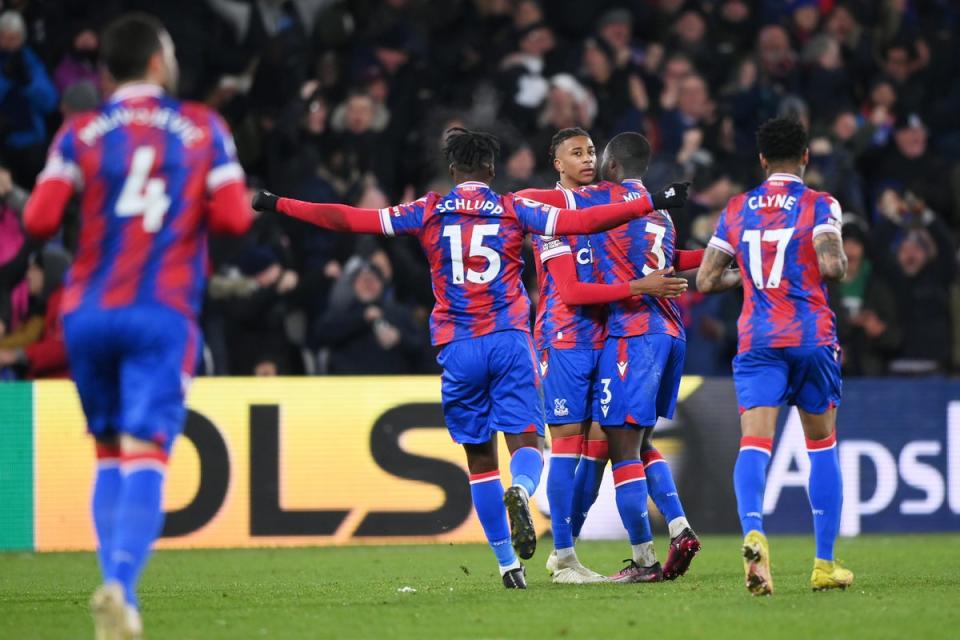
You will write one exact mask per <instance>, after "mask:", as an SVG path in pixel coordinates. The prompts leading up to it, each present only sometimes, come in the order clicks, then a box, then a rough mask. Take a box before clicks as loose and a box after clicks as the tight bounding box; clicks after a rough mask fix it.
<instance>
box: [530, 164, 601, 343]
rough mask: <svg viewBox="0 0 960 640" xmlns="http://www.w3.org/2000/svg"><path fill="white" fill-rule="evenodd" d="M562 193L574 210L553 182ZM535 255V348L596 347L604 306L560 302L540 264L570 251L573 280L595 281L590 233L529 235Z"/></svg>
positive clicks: (550, 277) (568, 195) (568, 192)
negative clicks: (588, 234)
mask: <svg viewBox="0 0 960 640" xmlns="http://www.w3.org/2000/svg"><path fill="white" fill-rule="evenodd" d="M557 188H558V189H559V190H560V191H562V192H563V194H564V197H565V199H566V202H567V204H566V207H567V208H568V209H576V208H577V203H576V200H575V198H574V196H573V192H572V191H571V190H570V189H565V188H563V187H562V186H560V183H557ZM533 248H534V254H535V256H536V262H535V264H536V267H537V285H538V289H539V291H540V302H539V303H538V305H537V321H536V324H535V325H534V329H533V337H534V341H535V342H536V345H537V350H543V349H546V348H548V347H554V348H556V349H600V348H601V347H603V339H604V338H605V337H606V336H605V331H606V320H607V307H606V305H602V304H589V305H574V306H570V305H567V304H564V302H563V300H561V299H560V292H559V290H558V287H557V283H556V282H555V281H554V277H553V275H552V274H551V273H550V270H549V269H547V268H546V267H545V266H544V265H545V263H547V262H548V261H549V260H551V259H552V258H556V257H557V256H560V255H564V254H567V253H570V254H573V259H574V261H575V263H576V266H577V279H578V280H580V281H581V282H595V281H596V280H597V277H596V274H595V273H594V265H593V251H592V248H591V246H590V236H587V235H581V236H533Z"/></svg>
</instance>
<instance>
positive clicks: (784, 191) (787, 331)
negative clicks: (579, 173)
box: [697, 119, 853, 595]
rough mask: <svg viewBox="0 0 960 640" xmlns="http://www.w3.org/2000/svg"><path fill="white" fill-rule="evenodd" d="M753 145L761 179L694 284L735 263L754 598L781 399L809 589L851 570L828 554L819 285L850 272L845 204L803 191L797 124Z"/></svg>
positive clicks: (832, 415)
mask: <svg viewBox="0 0 960 640" xmlns="http://www.w3.org/2000/svg"><path fill="white" fill-rule="evenodd" d="M757 146H758V147H759V150H760V163H761V165H762V166H763V169H764V172H765V173H766V175H767V179H766V181H764V183H763V184H761V185H760V186H758V187H757V188H755V189H753V190H752V191H748V192H747V193H744V194H741V195H738V196H736V197H734V198H732V199H731V200H730V202H729V203H728V204H727V207H726V208H725V209H724V210H723V212H722V213H721V215H720V221H719V223H718V224H717V230H716V233H715V234H714V236H713V238H712V239H711V240H710V244H709V247H708V248H707V251H706V253H705V255H704V262H703V265H702V266H701V268H700V272H699V273H698V275H697V286H698V287H699V288H700V290H701V291H703V292H705V293H709V292H711V291H720V290H722V289H724V288H727V287H726V286H725V285H724V284H723V283H722V282H721V278H722V275H723V271H724V269H725V268H726V267H727V265H729V264H730V263H731V262H732V261H736V263H737V266H738V267H739V269H740V272H741V274H742V281H743V293H744V301H743V310H742V312H741V314H740V320H739V323H738V332H739V347H738V350H737V356H736V358H734V361H733V381H734V385H735V387H736V391H737V401H738V402H739V404H740V412H741V416H740V424H741V431H742V439H741V441H740V454H739V456H738V457H737V464H736V467H735V469H734V487H735V490H736V494H737V508H738V511H739V515H740V522H741V525H742V528H743V533H744V544H743V557H744V570H745V574H746V587H747V589H748V590H749V591H750V592H751V593H753V594H754V595H768V594H770V593H772V592H773V579H772V577H771V575H770V557H769V546H768V544H767V539H766V536H765V534H764V530H763V492H764V487H765V482H766V479H765V475H766V467H767V464H768V463H769V461H770V454H771V451H772V448H773V436H774V433H775V430H776V423H777V413H778V411H779V408H780V406H781V405H783V404H785V403H786V404H791V405H796V407H797V409H798V411H799V414H800V420H801V423H802V425H803V430H804V434H805V435H806V438H807V450H808V453H809V457H810V478H809V485H808V495H809V497H810V506H811V508H812V511H813V523H814V532H815V534H816V536H815V537H816V558H815V561H814V570H813V574H812V577H811V585H812V587H813V588H814V589H817V590H820V589H834V588H845V587H847V586H849V585H850V584H851V583H852V582H853V574H852V573H851V572H850V571H849V570H847V569H845V568H843V567H841V566H839V564H837V563H836V562H835V561H834V550H833V547H834V542H835V540H836V537H837V532H838V529H839V525H840V507H841V502H842V497H843V492H842V483H841V479H840V466H839V461H838V459H837V450H836V431H835V423H836V407H837V405H839V403H840V390H841V384H840V349H839V347H838V345H837V333H836V326H835V322H834V315H833V312H832V311H831V310H830V307H829V306H828V304H827V287H826V280H839V279H841V278H843V276H844V273H845V272H846V256H845V255H844V253H843V244H842V240H841V238H840V226H841V212H840V205H839V204H838V203H837V201H836V200H835V199H834V198H833V197H831V196H830V194H827V193H821V192H818V191H814V190H813V189H810V188H808V187H807V186H805V185H804V184H803V180H802V178H801V176H802V175H803V170H804V168H805V166H806V164H807V161H808V159H809V152H808V150H807V135H806V132H805V131H804V129H803V126H802V125H801V124H800V123H798V122H796V121H794V120H790V119H774V120H770V121H768V122H766V123H764V124H763V126H761V127H760V129H759V131H758V132H757Z"/></svg>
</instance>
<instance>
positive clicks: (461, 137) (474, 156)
mask: <svg viewBox="0 0 960 640" xmlns="http://www.w3.org/2000/svg"><path fill="white" fill-rule="evenodd" d="M498 153H500V143H499V142H498V141H497V139H496V138H495V137H494V136H493V135H492V134H489V133H486V132H483V131H470V130H469V129H464V128H463V127H451V128H449V129H447V132H446V134H445V136H444V140H443V155H444V156H446V158H447V162H449V163H450V164H452V165H453V167H454V169H456V170H457V171H462V172H463V173H475V172H477V171H479V170H480V169H481V168H483V167H485V166H486V167H490V168H491V169H492V168H493V165H494V162H495V161H496V157H497V154H498Z"/></svg>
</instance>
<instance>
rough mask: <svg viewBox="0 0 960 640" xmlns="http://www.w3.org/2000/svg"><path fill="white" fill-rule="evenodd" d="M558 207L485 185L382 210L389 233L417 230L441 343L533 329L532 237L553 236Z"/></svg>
mask: <svg viewBox="0 0 960 640" xmlns="http://www.w3.org/2000/svg"><path fill="white" fill-rule="evenodd" d="M559 211H560V210H559V209H557V208H556V207H551V206H548V205H544V204H540V203H538V202H533V201H532V200H524V199H523V198H520V197H518V196H515V195H513V194H507V195H504V196H501V195H499V194H497V193H495V192H494V191H493V190H492V189H490V187H489V186H487V185H486V184H483V183H482V182H464V183H463V184H460V185H457V186H456V187H455V188H454V189H453V190H452V191H450V193H448V194H446V195H440V194H437V193H429V194H427V195H426V196H424V197H422V198H420V199H419V200H417V201H415V202H411V203H408V204H402V205H399V206H396V207H390V208H387V209H381V210H380V222H381V226H382V227H383V232H384V234H386V235H388V236H394V235H404V234H407V235H415V236H416V237H417V239H418V240H419V241H420V244H421V246H422V247H423V250H424V252H426V254H427V260H428V261H429V263H430V277H431V282H432V285H433V295H434V297H435V298H436V304H435V305H434V307H433V313H432V314H431V316H430V334H431V338H432V342H433V344H435V345H442V344H446V343H448V342H452V341H454V340H463V339H465V338H474V337H478V336H482V335H486V334H488V333H493V332H495V331H504V330H507V329H516V330H519V331H525V332H527V333H529V332H530V298H529V297H527V292H526V290H525V289H524V287H523V281H522V279H521V274H522V272H523V258H522V257H521V253H520V252H521V249H522V246H523V239H524V236H525V234H527V233H534V234H537V235H548V236H549V235H554V233H553V232H554V229H555V228H556V221H557V215H558V214H559Z"/></svg>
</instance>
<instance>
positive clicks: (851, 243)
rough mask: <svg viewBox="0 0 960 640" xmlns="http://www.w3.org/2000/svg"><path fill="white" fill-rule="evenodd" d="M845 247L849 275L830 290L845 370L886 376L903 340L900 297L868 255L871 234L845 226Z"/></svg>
mask: <svg viewBox="0 0 960 640" xmlns="http://www.w3.org/2000/svg"><path fill="white" fill-rule="evenodd" d="M843 250H844V253H846V254H847V275H846V277H844V279H843V280H842V281H841V282H840V283H838V284H837V285H836V286H834V287H831V289H830V297H831V307H832V308H833V309H834V312H835V313H836V314H837V337H838V338H839V339H840V346H841V347H842V348H843V371H844V373H845V374H849V375H854V376H863V375H868V376H880V375H884V374H885V373H886V371H887V363H888V362H889V361H890V359H891V357H892V356H894V355H896V353H897V351H898V350H899V348H900V344H901V341H902V339H903V332H902V330H901V328H900V321H899V318H898V316H897V300H896V298H895V296H894V293H893V291H892V290H891V289H890V287H889V286H887V284H886V283H885V282H884V281H883V278H882V277H881V276H880V274H878V273H877V271H876V269H875V268H874V266H873V263H872V261H871V260H870V258H869V256H868V255H867V237H866V235H865V234H864V232H863V230H862V229H861V227H860V226H859V225H857V224H855V223H850V224H846V225H844V228H843Z"/></svg>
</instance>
